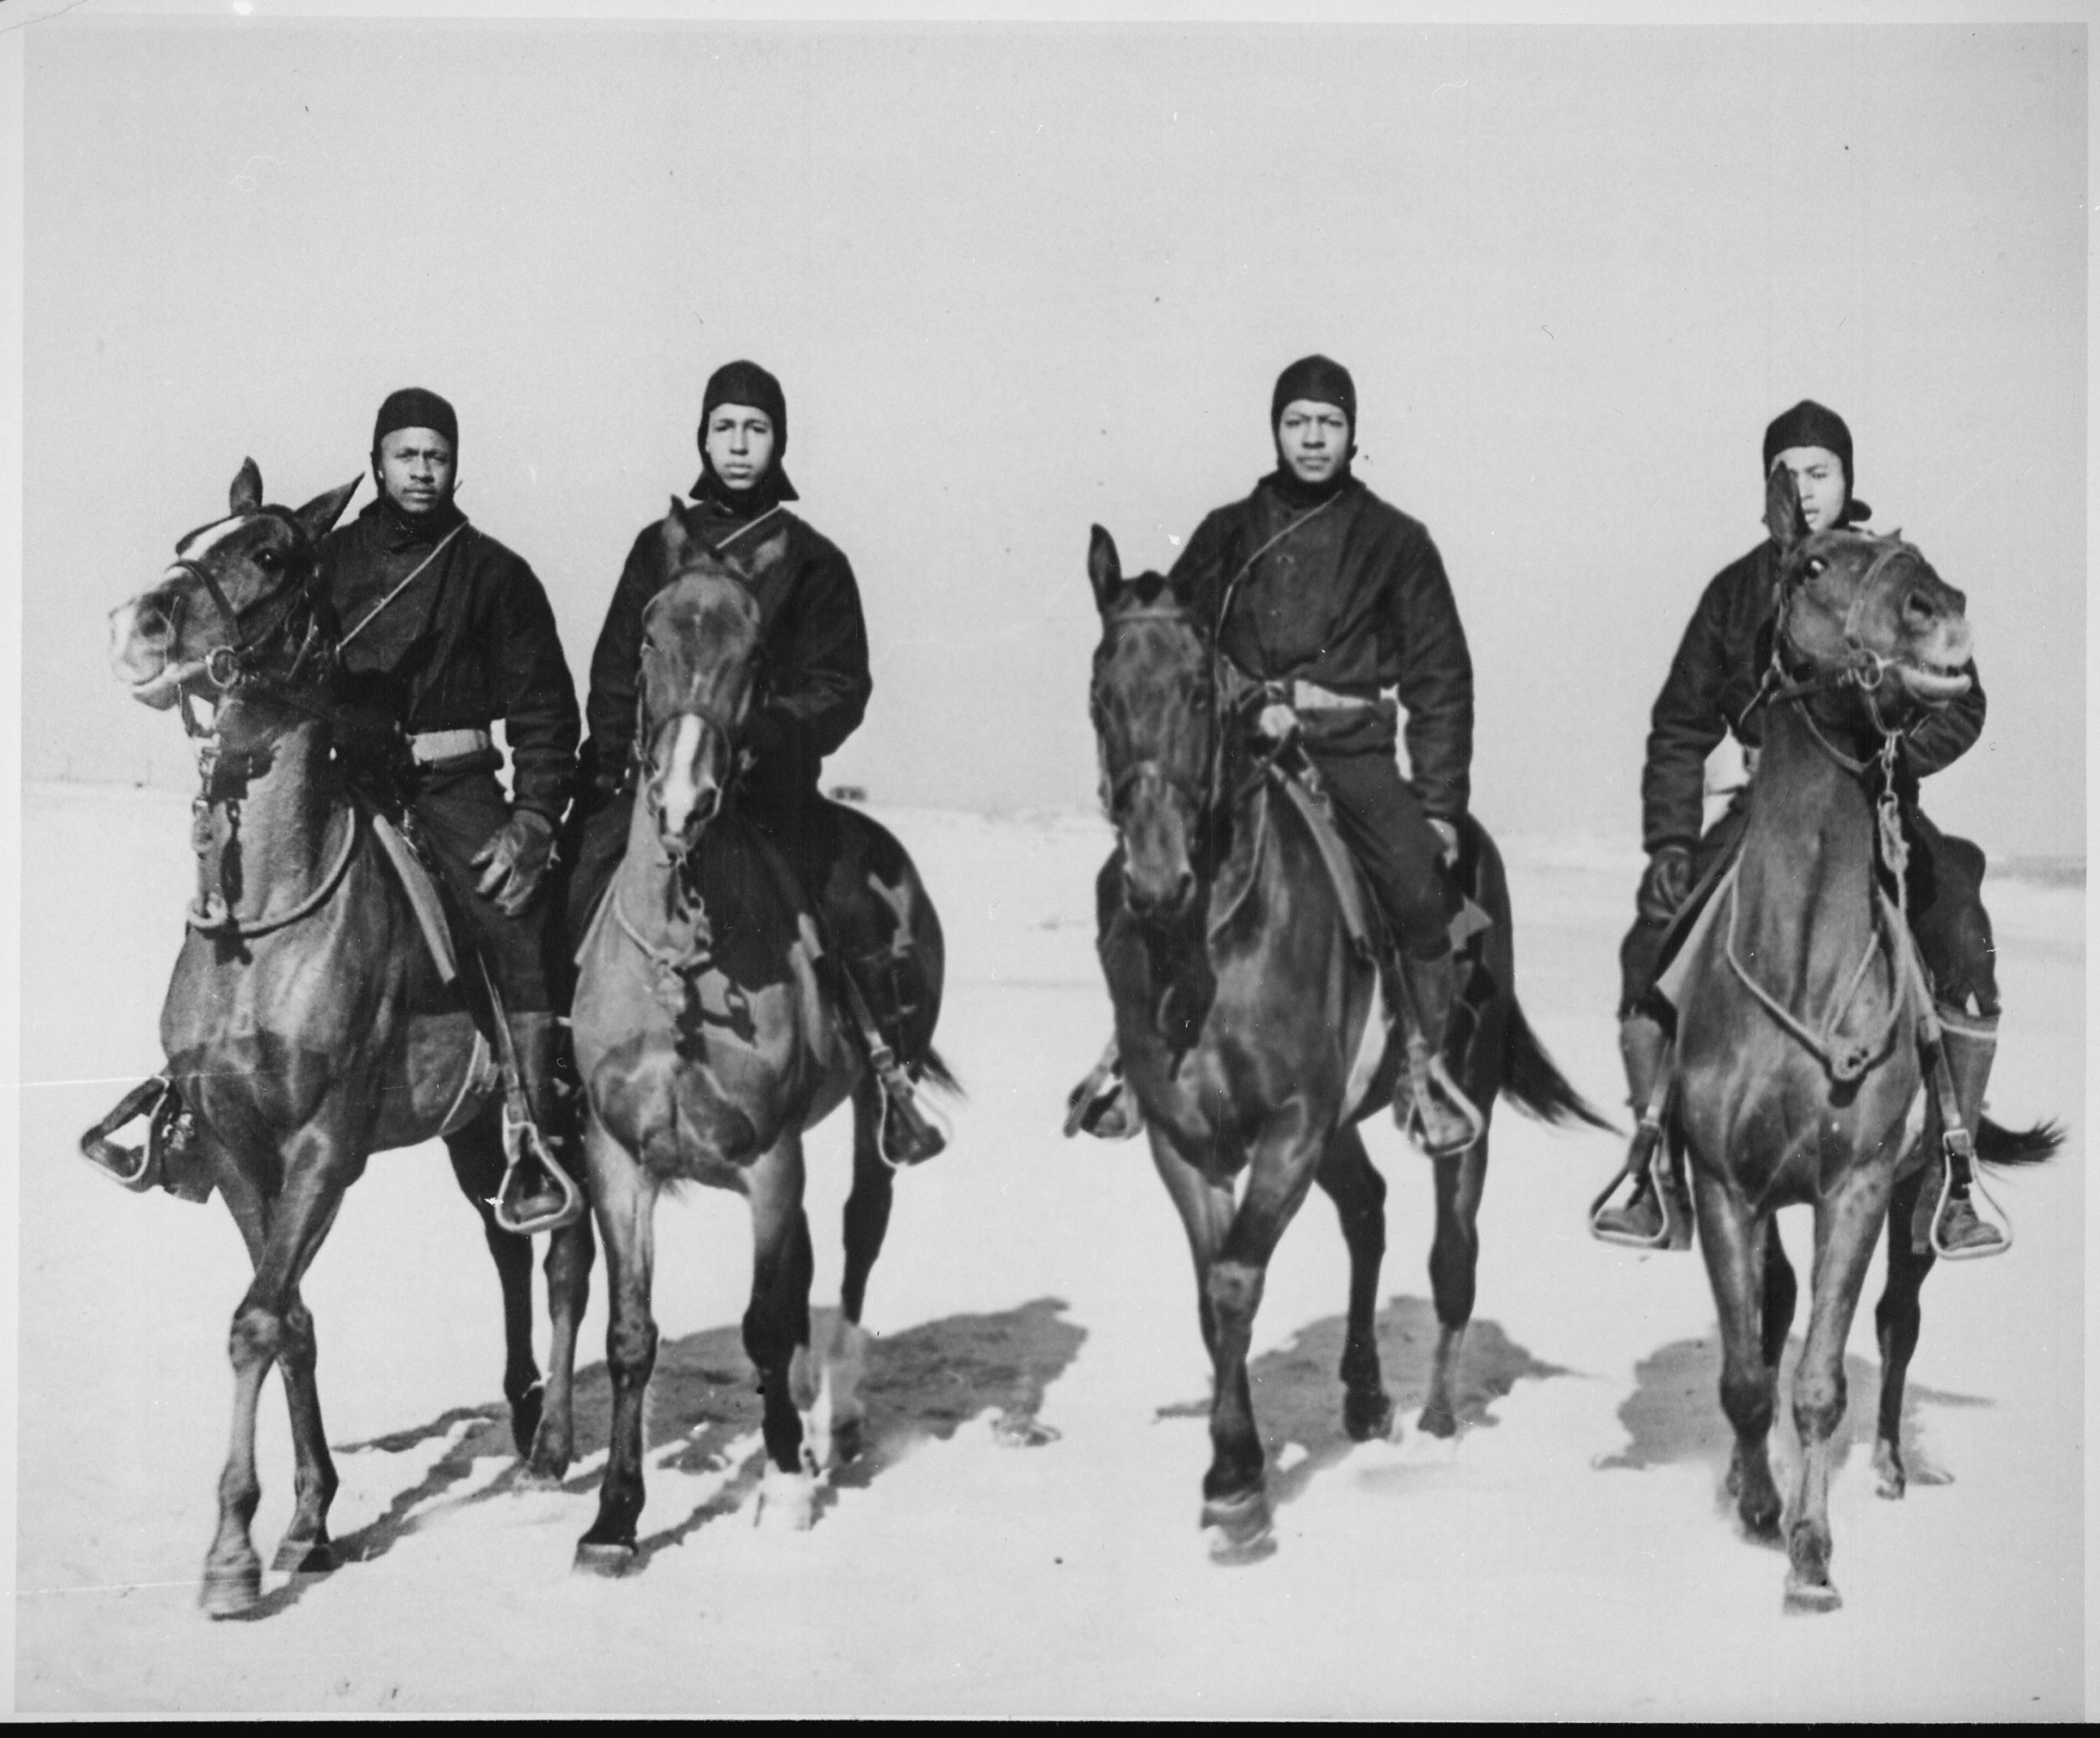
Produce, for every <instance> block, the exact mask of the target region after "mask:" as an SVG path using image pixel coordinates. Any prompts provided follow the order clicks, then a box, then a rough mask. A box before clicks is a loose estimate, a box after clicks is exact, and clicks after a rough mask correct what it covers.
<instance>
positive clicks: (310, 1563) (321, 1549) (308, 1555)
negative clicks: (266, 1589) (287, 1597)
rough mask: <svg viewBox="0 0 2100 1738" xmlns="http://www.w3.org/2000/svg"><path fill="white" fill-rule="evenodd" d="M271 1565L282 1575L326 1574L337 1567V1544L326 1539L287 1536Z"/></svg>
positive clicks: (278, 1547)
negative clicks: (334, 1544)
mask: <svg viewBox="0 0 2100 1738" xmlns="http://www.w3.org/2000/svg"><path fill="white" fill-rule="evenodd" d="M270 1567H271V1568H273V1569H275V1570H276V1572H277V1573H279V1574H280V1575H326V1574H328V1573H329V1572H330V1571H331V1570H333V1568H335V1546H333V1545H332V1544H331V1543H330V1542H329V1541H328V1540H326V1539H293V1538H287V1539H285V1540H284V1541H283V1542H281V1543H280V1544H279V1546H277V1555H276V1560H275V1561H274V1562H272V1563H271V1565H270Z"/></svg>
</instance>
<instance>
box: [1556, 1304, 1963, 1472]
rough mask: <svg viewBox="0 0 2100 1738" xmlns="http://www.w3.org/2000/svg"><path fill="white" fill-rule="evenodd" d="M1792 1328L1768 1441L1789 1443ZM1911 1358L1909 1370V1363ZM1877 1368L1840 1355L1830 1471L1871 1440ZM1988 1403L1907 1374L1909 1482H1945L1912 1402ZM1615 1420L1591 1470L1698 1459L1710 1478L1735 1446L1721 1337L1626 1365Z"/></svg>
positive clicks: (1796, 1356)
mask: <svg viewBox="0 0 2100 1738" xmlns="http://www.w3.org/2000/svg"><path fill="white" fill-rule="evenodd" d="M1801 1346H1802V1342H1801V1339H1800V1338H1799V1337H1798V1335H1797V1336H1795V1337H1794V1338H1792V1339H1789V1340H1788V1341H1787V1343H1786V1352H1785V1355H1784V1356H1782V1358H1781V1359H1780V1379H1779V1401H1780V1404H1779V1416H1778V1418H1776V1419H1775V1420H1774V1421H1773V1425H1772V1431H1773V1442H1774V1445H1775V1446H1778V1445H1780V1443H1782V1442H1784V1443H1785V1445H1787V1446H1788V1448H1789V1449H1792V1448H1793V1405H1792V1403H1791V1401H1790V1399H1789V1396H1790V1395H1791V1394H1792V1392H1793V1370H1794V1365H1796V1364H1797V1363H1798V1362H1799V1361H1800V1358H1801ZM1915 1368H1916V1366H1915V1365H1913V1370H1915ZM1881 1392H1882V1370H1881V1365H1879V1364H1877V1363H1873V1362H1869V1361H1868V1360H1867V1359H1865V1358H1863V1357H1860V1356H1856V1355H1853V1354H1849V1353H1848V1354H1847V1355H1846V1359H1845V1395H1846V1401H1845V1417H1844V1420H1843V1422H1842V1423H1840V1424H1839V1426H1838V1434H1837V1435H1836V1436H1834V1437H1833V1438H1832V1445H1833V1449H1835V1459H1834V1461H1833V1471H1834V1470H1835V1468H1836V1467H1842V1466H1843V1465H1844V1464H1845V1462H1846V1458H1847V1457H1849V1456H1850V1455H1851V1452H1852V1449H1853V1445H1855V1443H1860V1442H1865V1443H1869V1444H1871V1443H1872V1441H1873V1435H1874V1425H1875V1419H1876V1417H1877V1409H1878V1408H1879V1406H1880V1404H1881ZM1993 1404H1995V1402H1993V1401H1988V1400H1984V1399H1981V1398H1979V1397H1978V1396H1975V1395H1972V1394H1953V1393H1948V1392H1944V1391H1943V1390H1941V1389H1939V1388H1930V1387H1925V1386H1924V1385H1923V1384H1921V1383H1919V1382H1918V1381H1917V1378H1916V1376H1915V1375H1914V1374H1913V1377H1912V1379H1911V1380H1910V1382H1909V1383H1908V1385H1907V1386H1906V1387H1905V1390H1904V1415H1903V1440H1904V1463H1905V1465H1906V1467H1908V1471H1909V1476H1910V1482H1911V1483H1912V1484H1948V1483H1950V1482H1951V1481H1952V1475H1951V1474H1949V1473H1948V1472H1947V1471H1944V1470H1943V1469H1942V1468H1940V1467H1938V1466H1936V1465H1935V1462H1933V1460H1932V1458H1931V1457H1930V1455H1929V1454H1927V1453H1923V1452H1921V1448H1920V1445H1919V1428H1918V1427H1919V1422H1920V1420H1919V1409H1920V1408H1921V1407H1922V1406H1925V1405H1933V1406H1947V1407H1970V1406H1988V1405H1993ZM1619 1422H1620V1423H1621V1424H1623V1425H1624V1426H1625V1427H1626V1437H1627V1441H1626V1447H1625V1448H1623V1449H1621V1450H1620V1451H1619V1452H1618V1453H1616V1454H1612V1455H1609V1456H1608V1457H1606V1458H1604V1459H1601V1460H1599V1461H1598V1462H1596V1466H1597V1468H1598V1470H1599V1471H1610V1470H1612V1469H1616V1468H1629V1469H1631V1470H1633V1471H1645V1470H1647V1469H1648V1468H1649V1467H1670V1466H1679V1465H1683V1464H1686V1463H1697V1462H1705V1464H1707V1465H1709V1466H1710V1467H1713V1469H1714V1474H1715V1476H1716V1477H1717V1478H1718V1477H1719V1476H1722V1475H1723V1474H1724V1473H1725V1472H1726V1471H1727V1466H1728V1461H1729V1458H1730V1456H1731V1455H1732V1453H1734V1452H1735V1446H1736V1436H1735V1432H1734V1431H1732V1430H1731V1429H1730V1428H1729V1425H1728V1421H1727V1418H1725V1417H1724V1416H1723V1414H1722V1411H1721V1339H1720V1334H1719V1333H1718V1330H1717V1331H1715V1332H1714V1333H1710V1334H1702V1335H1701V1336H1700V1337H1699V1338H1698V1339H1680V1340H1676V1341H1673V1342H1672V1343H1670V1344H1669V1345H1667V1346H1665V1347H1664V1348H1662V1349H1661V1351H1659V1352H1656V1353H1654V1354H1653V1355H1652V1356H1649V1357H1646V1358H1643V1360H1642V1361H1640V1363H1639V1364H1638V1365H1635V1369H1634V1392H1632V1393H1631V1394H1630V1396H1627V1399H1626V1404H1625V1405H1622V1406H1621V1407H1620V1408H1619Z"/></svg>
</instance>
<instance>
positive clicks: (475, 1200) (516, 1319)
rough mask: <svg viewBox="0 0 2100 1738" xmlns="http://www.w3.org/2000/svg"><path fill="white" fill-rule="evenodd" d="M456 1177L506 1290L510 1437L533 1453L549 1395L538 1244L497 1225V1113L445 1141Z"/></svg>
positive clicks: (500, 1154)
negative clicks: (538, 1303) (541, 1353)
mask: <svg viewBox="0 0 2100 1738" xmlns="http://www.w3.org/2000/svg"><path fill="white" fill-rule="evenodd" d="M445 1151H446V1154H447V1155H448V1157H449V1158H451V1160H452V1176H453V1179H454V1180H456V1181H457V1183H458V1184H459V1187H460V1193H461V1194H463V1195H465V1197H466V1198H467V1204H468V1205H469V1206H471V1207H472V1208H473V1209H474V1211H475V1212H476V1213H477V1214H478V1215H480V1219H481V1233H482V1237H483V1241H484V1242H487V1245H488V1254H489V1259H491V1260H492V1261H493V1262H495V1264H496V1280H497V1281H498V1283H499V1284H500V1285H501V1286H502V1288H503V1350H504V1358H503V1397H504V1399H505V1401H508V1402H509V1403H510V1437H511V1440H512V1442H513V1443H514V1445H516V1448H517V1450H518V1453H520V1454H521V1455H522V1454H525V1453H529V1452H530V1450H531V1449H532V1440H533V1438H534V1436H535V1435H536V1433H537V1432H538V1430H539V1427H540V1409H541V1406H542V1404H543V1397H544V1396H543V1391H542V1387H541V1384H540V1368H539V1365H536V1363H534V1362H533V1360H532V1239H531V1238H529V1237H514V1236H513V1235H511V1233H509V1232H507V1231H505V1230H504V1229H502V1228H501V1227H500V1226H499V1225H498V1224H496V1211H495V1209H494V1208H493V1207H492V1206H490V1205H489V1199H490V1198H491V1197H492V1196H493V1195H494V1194H495V1193H496V1190H497V1189H500V1188H501V1186H502V1183H503V1167H504V1159H503V1147H502V1141H501V1136H499V1135H498V1134H497V1132H496V1115H495V1112H494V1111H493V1110H492V1109H491V1110H489V1111H486V1112H484V1113H483V1114H482V1115H480V1116H479V1117H477V1118H474V1121H473V1122H472V1123H469V1124H468V1125H467V1127H465V1128H463V1129H461V1131H459V1132H458V1133H457V1134H456V1135H448V1136H446V1137H445Z"/></svg>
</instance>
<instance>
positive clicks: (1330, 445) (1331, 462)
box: [1276, 399, 1349, 483]
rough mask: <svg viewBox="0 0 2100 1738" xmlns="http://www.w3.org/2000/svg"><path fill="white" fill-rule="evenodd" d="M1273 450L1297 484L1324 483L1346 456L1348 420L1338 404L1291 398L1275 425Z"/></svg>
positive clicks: (1347, 449) (1346, 459) (1338, 467)
mask: <svg viewBox="0 0 2100 1738" xmlns="http://www.w3.org/2000/svg"><path fill="white" fill-rule="evenodd" d="M1276 446H1277V451H1278V452H1281V453H1282V455H1283V462H1284V463H1285V464H1286V465H1289V466H1290V473H1291V474H1292V475H1293V476H1295V477H1296V478H1297V479H1298V480H1299V482H1300V483H1325V482H1326V480H1327V479H1329V478H1330V477H1331V476H1333V475H1334V474H1335V473H1336V472H1337V471H1339V470H1341V468H1342V466H1343V464H1344V463H1346V462H1347V461H1348V457H1349V419H1348V417H1345V416H1343V414H1342V409H1341V407H1340V406H1339V404H1321V403H1319V402H1318V401H1317V399H1292V400H1291V401H1290V403H1289V404H1286V405H1285V406H1284V407H1283V414H1282V416H1281V417H1278V418H1277V422H1276Z"/></svg>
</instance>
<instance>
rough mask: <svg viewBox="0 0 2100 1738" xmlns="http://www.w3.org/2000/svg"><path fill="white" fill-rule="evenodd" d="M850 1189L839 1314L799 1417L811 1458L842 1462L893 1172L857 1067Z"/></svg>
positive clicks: (854, 1451) (858, 1422) (852, 1425)
mask: <svg viewBox="0 0 2100 1738" xmlns="http://www.w3.org/2000/svg"><path fill="white" fill-rule="evenodd" d="M853 1108H854V1180H853V1193H850V1194H849V1195H848V1196H847V1197H846V1208H845V1250H846V1270H845V1281H844V1283H843V1284H841V1285H840V1288H839V1320H838V1325H837V1326H836V1327H835V1328H834V1329H833V1330H832V1341H831V1344H830V1345H828V1346H827V1347H826V1348H824V1354H823V1368H822V1369H821V1370H819V1371H818V1375H817V1395H816V1399H815V1401H814V1402H813V1403H812V1405H810V1412H809V1417H808V1418H807V1420H806V1423H808V1426H809V1429H810V1457H811V1458H813V1459H814V1461H815V1462H817V1464H818V1466H823V1465H826V1464H837V1465H841V1466H842V1465H844V1464H845V1462H848V1461H850V1460H853V1459H854V1458H856V1457H857V1456H858V1454H859V1453H860V1450H861V1436H862V1429H863V1427H864V1426H865V1423H866V1420H867V1408H866V1407H865V1405H863V1404H862V1401H861V1396H860V1384H861V1380H862V1377H863V1376H864V1375H865V1374H866V1373H867V1331H866V1330H864V1329H863V1328H862V1326H861V1325H860V1318H861V1310H862V1307H863V1305H864V1304H865V1303H867V1278H868V1274H869V1273H870V1272H871V1270H872V1269H873V1268H874V1266H875V1261H876V1256H878V1255H880V1254H881V1253H882V1240H883V1238H884V1237H885V1236H886V1235H888V1233H889V1207H890V1202H891V1199H892V1198H893V1195H894V1193H895V1185H896V1178H897V1173H896V1172H895V1171H893V1170H891V1169H890V1167H889V1166H888V1165H887V1164H885V1162H883V1158H882V1148H881V1144H880V1141H881V1135H880V1131H881V1127H882V1088H881V1087H880V1084H879V1083H877V1082H876V1079H874V1077H873V1075H871V1074H863V1075H862V1077H861V1079H860V1081H859V1083H858V1084H857V1085H856V1086H855V1087H854V1095H853Z"/></svg>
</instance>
